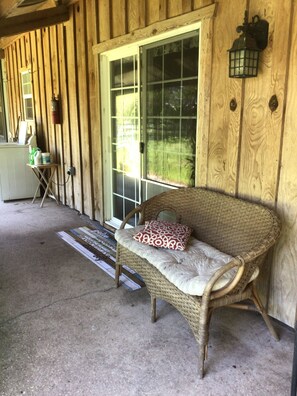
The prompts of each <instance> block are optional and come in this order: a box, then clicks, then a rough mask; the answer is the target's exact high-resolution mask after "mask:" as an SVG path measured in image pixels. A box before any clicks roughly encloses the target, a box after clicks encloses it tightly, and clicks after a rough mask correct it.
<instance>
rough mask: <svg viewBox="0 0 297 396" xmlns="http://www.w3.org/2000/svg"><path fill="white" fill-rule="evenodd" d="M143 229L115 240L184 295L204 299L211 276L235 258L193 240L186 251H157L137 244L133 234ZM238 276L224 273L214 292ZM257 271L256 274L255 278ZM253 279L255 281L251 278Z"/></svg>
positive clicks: (127, 231) (120, 232)
mask: <svg viewBox="0 0 297 396" xmlns="http://www.w3.org/2000/svg"><path fill="white" fill-rule="evenodd" d="M142 229H143V226H137V227H135V228H125V229H121V230H117V231H116V233H115V239H116V240H117V241H118V242H119V243H120V244H121V245H122V246H124V247H125V248H127V249H129V250H130V251H132V252H133V253H135V254H137V255H138V256H140V257H142V258H144V259H146V260H147V261H148V262H149V263H151V264H152V265H154V266H155V267H156V268H157V269H158V270H159V271H160V272H161V273H162V274H163V275H164V276H165V277H166V278H167V279H168V280H169V281H170V282H171V283H173V284H174V285H175V286H176V287H177V288H178V289H180V290H181V291H182V292H184V293H187V294H190V295H194V296H202V294H203V292H204V289H205V286H206V284H207V282H208V281H209V279H210V278H211V276H212V275H213V274H214V273H215V272H216V271H217V270H218V269H219V268H221V267H222V266H224V265H225V264H227V263H228V262H229V261H230V260H231V259H232V257H231V256H229V255H228V254H225V253H222V252H220V251H219V250H217V249H215V248H214V247H212V246H210V245H208V244H206V243H204V242H201V241H199V240H197V239H195V238H193V237H190V239H189V242H188V245H187V248H186V249H185V250H183V251H180V250H171V249H165V248H157V247H154V246H150V245H146V244H143V243H141V242H138V241H135V240H134V239H133V235H135V234H136V233H137V232H139V231H140V230H142ZM235 273H236V270H235V269H232V270H230V271H228V272H227V273H225V274H224V275H223V276H222V277H221V278H220V279H219V280H218V281H217V282H216V284H215V285H214V288H213V290H218V289H220V288H221V287H224V286H225V285H226V284H227V283H228V282H229V281H230V280H231V279H233V277H234V275H235ZM257 275H258V272H257V273H255V274H254V275H253V279H255V278H256V276H257ZM251 280H252V279H251Z"/></svg>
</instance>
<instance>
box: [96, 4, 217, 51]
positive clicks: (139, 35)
mask: <svg viewBox="0 0 297 396" xmlns="http://www.w3.org/2000/svg"><path fill="white" fill-rule="evenodd" d="M215 11H216V3H215V4H211V5H209V6H207V7H204V8H201V9H199V10H196V11H192V12H188V13H187V14H184V15H180V16H177V17H173V18H170V19H167V20H165V21H161V22H155V23H153V24H152V25H150V26H147V27H145V28H142V29H137V30H135V31H133V32H131V33H128V34H125V35H124V36H119V37H115V38H114V39H111V40H108V41H104V42H102V43H99V44H95V45H93V54H94V55H95V54H100V53H102V52H105V51H109V50H111V49H115V48H118V47H121V46H123V45H127V44H131V43H134V42H136V41H140V40H144V39H146V38H148V37H152V36H156V35H157V34H161V33H165V32H168V31H170V30H173V29H176V28H178V27H182V26H186V25H191V24H193V23H195V22H198V21H201V20H203V19H207V18H212V17H213V16H214V15H215Z"/></svg>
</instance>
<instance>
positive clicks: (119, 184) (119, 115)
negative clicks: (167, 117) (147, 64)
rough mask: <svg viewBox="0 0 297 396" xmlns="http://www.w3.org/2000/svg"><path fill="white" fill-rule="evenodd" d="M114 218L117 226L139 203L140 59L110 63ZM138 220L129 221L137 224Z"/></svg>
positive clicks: (131, 57) (111, 221)
mask: <svg viewBox="0 0 297 396" xmlns="http://www.w3.org/2000/svg"><path fill="white" fill-rule="evenodd" d="M110 70H111V78H110V80H111V89H110V91H111V97H110V98H111V99H110V100H111V103H110V107H111V124H110V125H111V145H112V150H111V156H112V159H111V163H112V173H111V177H112V184H111V186H112V214H111V215H112V216H111V217H112V218H111V219H110V221H109V223H111V224H112V223H114V224H118V223H119V222H121V221H122V220H123V219H124V218H125V216H126V215H127V214H128V213H129V212H130V211H131V210H132V209H133V208H135V207H136V206H137V205H138V204H139V194H140V191H139V190H140V188H139V183H140V154H139V109H138V107H139V104H138V102H139V100H138V96H139V88H138V75H137V74H138V71H137V57H136V56H129V57H125V58H122V59H117V60H115V61H112V62H111V65H110ZM136 222H137V219H136V218H133V219H131V221H130V224H131V225H133V226H134V225H136Z"/></svg>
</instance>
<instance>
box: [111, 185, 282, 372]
mask: <svg viewBox="0 0 297 396" xmlns="http://www.w3.org/2000/svg"><path fill="white" fill-rule="evenodd" d="M136 213H138V214H139V224H140V225H143V224H144V223H145V222H147V221H150V220H153V219H158V218H160V216H162V214H164V213H166V215H168V213H171V214H172V215H173V216H174V219H175V221H176V222H177V223H181V224H186V225H188V226H189V227H191V228H192V229H193V233H192V237H191V238H193V239H194V240H196V239H197V240H199V241H202V242H203V243H206V244H208V245H210V246H212V247H214V248H216V249H218V250H219V251H220V252H224V253H226V254H228V255H230V256H231V258H230V260H229V261H228V262H227V263H226V264H224V265H222V266H221V267H220V268H218V269H216V271H215V272H214V273H213V274H212V275H211V276H209V279H208V280H207V282H206V285H205V288H204V290H203V292H202V293H201V295H192V294H189V293H185V292H184V291H182V290H181V289H180V288H179V287H177V286H176V285H175V284H173V283H172V282H171V281H169V280H168V277H167V276H166V273H165V275H164V274H163V273H161V271H160V270H159V269H158V268H157V267H156V265H153V264H152V263H151V261H153V260H152V258H153V257H154V252H156V255H157V253H159V251H160V249H158V248H156V247H151V246H148V248H150V249H153V250H151V251H150V253H149V255H147V256H145V257H147V258H144V256H143V255H142V254H141V253H140V254H138V253H135V249H134V251H133V249H132V245H133V244H136V245H135V246H136V248H139V247H141V249H144V250H145V249H146V247H145V246H140V245H143V244H142V243H140V242H137V241H135V240H134V239H133V237H132V236H133V233H135V232H136V230H133V229H132V230H131V228H129V227H126V225H127V224H128V222H129V219H131V218H132V217H133V216H135V214H136ZM128 233H129V235H128ZM279 233H280V221H279V219H278V217H277V216H276V214H275V213H274V212H273V211H272V210H270V209H268V208H266V207H264V206H261V205H258V204H254V203H250V202H247V201H244V200H241V199H237V198H234V197H230V196H227V195H225V194H221V193H218V192H214V191H210V190H206V189H203V188H181V189H176V190H170V191H167V192H165V193H162V194H160V195H157V196H155V197H153V198H151V199H149V200H147V201H146V202H144V203H143V204H141V205H140V206H139V207H137V208H136V209H135V210H133V211H132V212H131V213H130V214H129V215H128V216H127V217H126V219H125V220H124V221H123V223H122V225H121V228H120V230H117V232H116V239H117V241H118V243H117V260H116V284H117V286H119V284H120V275H121V267H122V265H123V264H126V265H127V266H129V267H130V268H133V269H134V270H135V271H136V272H137V273H139V274H140V275H141V277H142V278H143V280H144V282H145V284H146V286H147V290H148V292H149V293H150V296H151V306H152V309H151V318H152V321H153V322H154V321H155V320H156V298H160V299H162V300H165V301H167V302H169V303H170V304H172V305H173V306H174V307H175V308H176V309H178V310H179V311H180V313H181V314H182V315H183V316H184V317H185V318H186V320H187V321H188V323H189V325H190V327H191V329H192V331H193V333H194V336H195V338H196V340H197V342H198V345H199V375H200V377H201V378H203V375H204V361H205V358H206V356H207V344H208V332H209V323H210V318H211V315H212V312H213V310H214V309H215V308H218V307H223V306H227V305H228V306H230V305H231V306H233V307H234V305H235V304H236V303H239V302H241V301H244V300H250V301H251V302H253V303H254V305H255V308H256V309H257V310H258V311H259V312H260V313H261V315H262V317H263V319H264V321H265V322H266V324H267V326H268V329H269V331H270V333H271V334H272V335H273V336H274V337H275V338H276V339H278V336H277V334H276V332H275V330H274V328H273V326H272V324H271V322H270V319H269V317H268V315H267V313H266V311H265V309H264V308H263V305H262V303H261V301H260V299H259V297H258V293H257V290H256V283H255V280H256V279H255V278H256V277H257V275H258V273H259V271H260V270H261V267H262V264H263V261H264V259H265V256H266V254H267V252H268V250H269V248H270V247H272V246H273V245H274V243H275V242H276V240H277V238H278V236H279ZM125 238H126V239H125ZM127 238H128V239H129V238H130V239H131V241H130V242H129V243H130V244H131V247H130V245H129V244H128V245H127V244H126V242H123V241H125V240H127ZM137 244H138V245H137ZM133 246H134V245H133ZM161 250H162V252H161V253H162V254H163V253H166V252H164V250H166V251H168V250H169V249H164V248H161ZM136 251H137V250H136ZM151 252H152V253H151ZM184 253H185V254H187V248H186V249H185V251H184ZM175 267H176V268H179V267H178V265H175ZM227 273H232V276H231V278H229V280H228V281H227V282H226V281H225V283H224V286H222V287H219V288H215V285H216V284H218V283H217V282H218V280H219V281H220V280H221V279H222V277H224V276H225V275H226V274H227ZM196 275H197V274H196ZM198 278H199V274H198V276H197V279H198ZM191 281H192V283H193V282H194V283H195V281H196V278H195V279H194V280H191ZM237 305H238V307H242V306H243V304H237ZM235 306H236V305H235Z"/></svg>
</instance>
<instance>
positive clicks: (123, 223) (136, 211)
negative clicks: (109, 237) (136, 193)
mask: <svg viewBox="0 0 297 396" xmlns="http://www.w3.org/2000/svg"><path fill="white" fill-rule="evenodd" d="M136 213H140V214H141V213H142V205H140V206H137V207H136V208H135V209H133V210H131V212H129V213H128V214H127V216H126V217H125V218H124V220H123V221H122V223H121V226H120V230H122V229H123V228H125V226H126V225H127V224H128V222H129V220H130V219H131V218H132V217H133V216H134V215H135V214H136ZM141 224H143V219H142V216H140V219H139V222H138V225H141Z"/></svg>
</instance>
